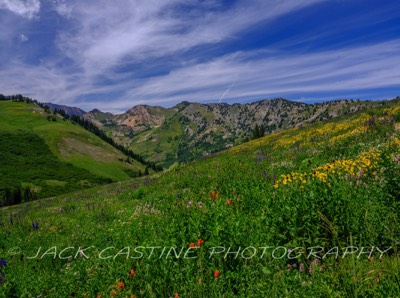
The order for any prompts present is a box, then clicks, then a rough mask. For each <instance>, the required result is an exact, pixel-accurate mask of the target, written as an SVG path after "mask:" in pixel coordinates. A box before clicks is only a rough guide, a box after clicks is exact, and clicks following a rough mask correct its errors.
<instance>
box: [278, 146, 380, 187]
mask: <svg viewBox="0 0 400 298" xmlns="http://www.w3.org/2000/svg"><path fill="white" fill-rule="evenodd" d="M380 154H381V151H380V150H371V151H367V152H363V153H361V154H360V155H359V156H358V157H357V158H356V159H354V160H352V159H345V160H336V161H334V162H332V163H328V164H325V165H322V166H318V167H316V168H315V169H313V170H312V172H311V173H309V174H307V173H296V172H292V173H290V174H287V175H281V179H279V180H276V182H275V185H274V187H275V188H279V186H280V185H287V184H289V183H295V182H298V183H301V184H305V183H307V181H311V180H320V181H322V182H323V183H327V182H328V177H329V176H330V175H335V174H337V175H344V174H345V175H351V176H357V175H358V176H359V177H360V178H361V176H366V173H367V172H369V171H373V170H374V169H376V168H377V166H378V160H379V157H380Z"/></svg>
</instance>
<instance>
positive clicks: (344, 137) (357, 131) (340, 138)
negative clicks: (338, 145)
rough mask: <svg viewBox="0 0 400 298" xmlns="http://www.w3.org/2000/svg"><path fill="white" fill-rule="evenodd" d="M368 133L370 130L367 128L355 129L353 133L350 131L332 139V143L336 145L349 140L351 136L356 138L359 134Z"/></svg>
mask: <svg viewBox="0 0 400 298" xmlns="http://www.w3.org/2000/svg"><path fill="white" fill-rule="evenodd" d="M367 131H368V128H367V127H366V126H360V127H357V128H355V129H353V130H351V131H348V132H346V133H343V134H340V135H338V136H335V137H333V138H331V140H330V141H331V143H334V142H337V141H340V140H343V139H347V138H349V137H351V136H355V135H358V134H362V133H366V132H367Z"/></svg>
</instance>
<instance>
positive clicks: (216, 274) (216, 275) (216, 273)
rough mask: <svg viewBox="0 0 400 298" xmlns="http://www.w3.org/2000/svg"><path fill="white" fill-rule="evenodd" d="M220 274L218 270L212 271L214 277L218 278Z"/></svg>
mask: <svg viewBox="0 0 400 298" xmlns="http://www.w3.org/2000/svg"><path fill="white" fill-rule="evenodd" d="M219 275H220V273H219V270H215V271H214V277H216V278H218V277H219Z"/></svg>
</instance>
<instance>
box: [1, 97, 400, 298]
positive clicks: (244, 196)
mask: <svg viewBox="0 0 400 298" xmlns="http://www.w3.org/2000/svg"><path fill="white" fill-rule="evenodd" d="M386 108H387V109H386V110H384V109H383V108H378V109H374V110H371V111H369V112H368V113H359V114H358V115H353V116H351V117H342V118H340V119H336V120H334V121H329V122H324V123H320V124H318V125H314V126H305V127H303V128H302V129H290V130H286V131H282V132H279V133H275V134H271V135H268V136H266V137H264V138H261V139H257V140H255V141H251V142H248V143H246V144H243V145H241V146H238V147H233V148H232V149H230V150H227V151H224V152H221V153H218V154H216V155H214V156H212V157H210V158H207V159H204V160H201V161H198V162H194V163H190V164H186V165H182V166H177V167H173V168H171V169H169V170H167V171H165V172H163V173H157V174H155V175H154V176H152V177H151V178H140V179H135V180H128V181H124V182H119V183H115V184H112V185H108V186H103V187H99V188H96V189H90V190H85V191H79V192H76V193H73V194H68V195H65V196H61V197H57V198H52V199H49V200H42V201H36V202H32V203H29V204H26V205H23V206H19V207H18V206H17V207H9V208H3V209H2V210H1V211H0V215H1V221H0V225H1V234H2V235H1V238H0V239H1V243H0V257H2V256H3V257H5V258H6V259H7V266H5V267H2V268H1V270H2V272H3V273H4V274H5V276H4V278H3V279H4V282H3V284H2V285H1V286H0V296H2V297H37V296H38V295H42V297H71V296H76V297H96V295H101V297H110V296H112V295H114V294H115V295H116V297H130V296H131V295H135V296H136V297H174V296H176V293H178V294H179V296H180V297H399V296H400V284H399V278H400V260H399V254H398V251H397V247H398V243H399V236H400V231H399V223H400V222H399V219H400V214H399V210H400V208H399V207H400V206H399V204H400V197H399V193H400V136H399V129H400V105H399V104H398V103H396V102H393V103H391V104H390V106H387V107H386ZM304 174H306V175H304ZM10 217H11V218H12V220H13V224H12V225H10ZM34 222H38V224H39V228H38V229H37V230H34V229H33V228H32V223H34ZM199 239H201V240H204V243H203V244H201V245H200V247H199V248H195V249H192V251H193V255H191V256H195V257H196V258H193V259H185V258H183V257H178V258H177V257H171V256H169V257H166V255H165V254H164V255H163V256H162V257H160V254H161V252H162V248H163V247H167V248H168V249H170V248H171V247H176V249H177V250H178V251H180V250H181V249H182V248H183V249H184V250H186V249H188V248H189V247H190V243H194V245H197V242H198V240H199ZM267 246H272V248H270V249H268V250H266V252H265V254H264V255H262V250H261V248H262V247H267ZM349 246H354V247H357V248H358V249H361V247H365V248H368V249H370V248H371V247H372V246H374V247H378V248H380V249H381V250H385V249H387V248H390V247H391V248H392V249H391V250H390V251H389V252H387V253H385V254H383V256H382V257H380V254H379V251H377V250H375V251H374V252H373V254H372V255H371V258H369V259H368V255H366V254H362V255H361V256H360V257H359V258H357V257H356V256H355V255H347V256H345V257H343V249H344V248H345V247H349ZM40 247H41V248H42V251H41V252H40V257H36V258H33V259H28V258H27V256H34V255H35V254H36V252H37V251H38V249H39V248H40ZM68 247H73V248H70V249H69V250H68V251H65V252H64V256H68V255H71V257H70V258H66V259H61V258H60V257H59V255H58V253H59V252H60V251H61V250H62V249H65V248H68ZM79 247H85V248H88V247H91V248H90V249H89V250H87V251H86V255H87V256H88V259H85V257H84V256H80V254H79V252H78V253H77V251H78V249H79ZM109 247H111V248H110V249H109V250H107V251H105V253H104V254H105V255H106V256H111V258H110V259H101V258H100V257H99V254H100V253H101V252H102V251H103V250H104V249H106V248H109ZM138 247H147V248H148V249H147V250H143V252H144V255H143V256H142V257H139V254H138V252H137V251H135V248H136V249H137V248H138ZM150 247H161V248H155V249H154V250H155V251H154V255H153V256H151V257H149V254H150V251H149V248H150ZM213 247H219V248H218V249H222V247H223V248H224V249H225V252H224V254H218V255H213V256H211V257H210V252H211V251H212V249H213ZM229 247H230V248H231V252H235V251H237V250H239V249H240V252H239V256H238V257H236V258H235V254H233V253H231V254H227V255H226V254H225V253H226V250H227V249H228V248H229ZM249 247H250V250H247V254H246V253H245V254H242V252H243V249H244V248H249ZM251 247H254V249H256V255H255V257H253V258H250V257H249V254H248V253H251V252H252V250H251V249H252V248H251ZM278 247H279V249H278ZM311 247H314V249H316V248H315V247H320V248H321V249H323V250H324V252H325V253H326V252H328V251H329V250H330V249H332V248H335V247H338V250H339V256H338V258H335V255H333V254H332V251H331V255H327V256H326V257H325V258H323V259H321V260H320V261H319V263H316V261H315V259H317V257H316V256H314V255H307V253H306V254H301V255H299V256H298V257H297V258H293V259H289V258H288V256H287V254H285V255H284V256H283V257H282V258H278V257H279V256H281V255H283V252H285V251H286V250H288V249H296V248H297V250H295V253H296V252H299V251H301V249H310V248H311ZM128 248H129V249H130V251H129V255H127V254H128ZM275 248H277V250H276V251H275V254H274V256H275V258H274V257H273V255H272V251H273V250H274V249H275ZM48 250H49V251H48ZM55 250H57V255H56V256H55V257H54V253H55ZM45 251H48V252H47V254H46V255H44V256H43V253H44V252H45ZM308 251H309V250H308ZM118 252H119V253H118ZM306 252H307V250H306ZM127 256H128V258H127ZM317 256H318V257H323V254H321V253H320V254H317ZM135 257H137V258H135ZM131 269H134V271H135V275H134V276H132V274H130V272H131ZM216 270H218V272H219V273H220V274H219V276H218V277H215V274H216ZM199 279H200V281H199ZM117 281H118V282H123V283H124V288H121V283H118V282H117ZM118 285H120V288H118Z"/></svg>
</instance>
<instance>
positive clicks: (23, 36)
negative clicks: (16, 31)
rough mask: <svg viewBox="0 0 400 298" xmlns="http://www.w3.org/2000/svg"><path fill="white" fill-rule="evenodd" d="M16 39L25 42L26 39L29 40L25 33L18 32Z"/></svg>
mask: <svg viewBox="0 0 400 298" xmlns="http://www.w3.org/2000/svg"><path fill="white" fill-rule="evenodd" d="M18 39H19V41H20V42H26V41H28V40H29V38H28V36H26V35H25V34H20V35H19V36H18Z"/></svg>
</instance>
